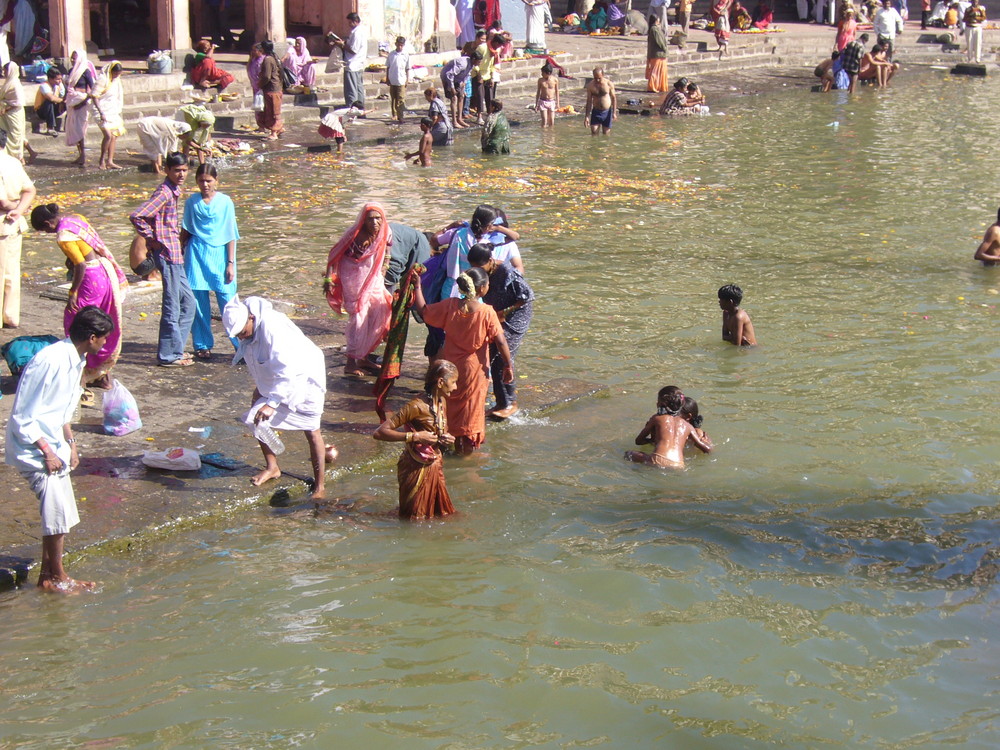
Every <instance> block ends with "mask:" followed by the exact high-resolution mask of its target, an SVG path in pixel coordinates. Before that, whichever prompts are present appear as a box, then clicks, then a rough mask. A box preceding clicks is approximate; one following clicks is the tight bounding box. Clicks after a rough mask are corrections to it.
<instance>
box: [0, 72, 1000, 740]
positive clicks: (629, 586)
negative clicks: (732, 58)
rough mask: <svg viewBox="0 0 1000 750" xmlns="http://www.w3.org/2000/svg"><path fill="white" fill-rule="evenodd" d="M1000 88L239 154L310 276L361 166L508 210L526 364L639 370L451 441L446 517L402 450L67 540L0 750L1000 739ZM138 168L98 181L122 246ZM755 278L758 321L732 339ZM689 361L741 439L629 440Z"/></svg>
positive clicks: (393, 192) (391, 180)
mask: <svg viewBox="0 0 1000 750" xmlns="http://www.w3.org/2000/svg"><path fill="white" fill-rule="evenodd" d="M998 81H1000V79H997V78H996V77H994V78H991V79H988V80H985V81H983V80H980V81H973V80H957V79H951V78H949V77H948V76H947V75H946V74H945V73H943V72H942V73H941V74H937V73H934V72H931V73H925V74H922V75H915V76H913V78H912V79H911V80H908V81H907V80H904V81H901V82H900V85H899V86H898V87H897V88H895V89H892V90H890V91H886V92H881V93H874V92H870V91H866V92H863V93H861V94H860V95H858V96H856V97H855V98H854V99H853V100H852V101H850V102H848V101H847V100H846V99H845V98H843V97H842V95H839V94H838V95H831V96H819V95H814V94H809V93H807V92H804V91H789V92H777V93H773V94H765V95H762V96H759V97H753V98H745V99H741V98H733V99H729V100H726V99H721V100H718V101H716V106H715V108H716V109H717V110H721V111H724V112H725V113H726V116H724V117H722V116H711V117H707V118H697V119H689V120H673V121H662V120H659V119H656V118H648V119H647V118H624V117H623V118H622V119H621V120H619V123H618V125H617V126H616V128H615V132H614V135H613V137H612V138H611V139H591V138H590V136H589V135H586V134H585V132H586V131H585V130H584V129H583V127H582V125H580V123H579V121H578V120H577V121H574V122H560V123H559V125H558V127H557V128H556V129H555V132H554V133H551V134H545V135H543V134H541V133H539V132H538V131H537V130H536V129H534V128H533V127H532V128H523V129H520V130H517V131H516V132H515V135H514V138H515V148H516V153H515V154H514V155H512V156H510V157H508V158H499V157H497V158H489V159H483V158H482V157H481V156H479V155H477V154H476V153H475V151H474V149H473V144H472V143H471V142H467V141H464V140H460V143H459V144H458V145H457V146H456V147H455V149H454V152H453V153H448V154H444V155H440V156H438V157H437V164H436V165H435V168H434V169H432V170H423V171H419V170H416V169H414V168H403V167H402V165H401V164H400V163H399V162H400V159H399V150H398V149H396V148H392V147H384V148H381V147H376V148H370V149H366V150H365V151H364V152H363V153H362V152H360V151H357V152H352V151H351V150H350V144H348V160H349V163H347V164H338V163H337V162H335V160H334V159H332V158H331V157H329V156H326V155H314V156H310V157H295V158H289V159H285V160H275V161H273V162H269V163H267V164H257V163H253V162H252V163H251V164H250V165H249V166H248V167H247V168H246V169H242V170H232V171H227V172H224V173H223V175H222V183H223V189H224V190H226V191H227V192H229V193H230V194H231V195H232V196H233V197H234V199H236V201H237V205H238V206H239V207H240V221H241V229H242V232H243V234H244V238H245V240H244V242H243V243H242V245H241V248H240V255H241V273H242V274H243V277H242V281H241V286H242V290H243V291H244V293H248V292H263V293H266V294H271V295H274V296H278V297H282V298H285V299H292V300H294V301H298V302H303V303H310V304H317V303H318V302H319V297H318V295H319V287H318V283H317V281H318V277H319V276H320V274H321V272H322V264H323V259H324V257H325V253H326V251H327V249H328V248H329V245H330V243H331V240H332V238H333V237H334V236H335V235H336V234H338V233H339V231H341V230H342V229H343V228H344V226H345V225H346V223H347V222H348V221H349V220H350V219H351V218H352V217H353V216H354V214H355V213H356V212H357V210H358V207H359V200H360V198H362V197H367V198H372V199H377V200H380V201H383V202H384V203H385V204H386V205H387V206H388V207H389V211H390V215H391V217H392V218H394V219H398V220H402V221H405V222H409V223H412V224H414V225H416V226H419V227H432V226H434V225H437V224H443V223H446V222H447V221H450V220H452V219H454V218H461V217H468V216H469V215H470V214H471V211H472V209H473V208H474V206H475V204H476V203H478V202H480V201H486V202H493V203H496V204H497V205H500V206H502V207H504V208H506V209H507V210H508V212H509V213H510V215H511V219H512V223H513V224H514V226H516V227H517V228H519V229H521V230H522V231H523V234H524V237H523V240H522V243H521V244H522V247H523V248H524V257H525V264H526V267H527V275H528V278H529V280H530V281H531V282H532V284H533V285H534V287H535V290H536V293H537V295H538V297H539V301H538V303H537V305H536V313H535V320H534V324H533V327H532V331H531V332H530V334H529V336H528V338H527V340H526V344H525V346H524V347H523V348H522V354H521V355H520V360H519V361H520V371H521V373H522V375H525V376H526V377H525V378H524V379H522V380H521V381H520V383H521V386H522V387H524V388H529V387H531V386H532V384H538V383H543V382H545V381H547V380H551V379H553V378H558V377H574V378H579V379H583V380H587V381H593V382H599V383H602V384H606V385H607V386H608V389H607V391H606V392H605V393H604V394H603V395H601V396H599V397H595V398H591V399H585V400H581V401H578V402H575V403H572V404H569V405H567V406H566V407H564V408H561V409H559V410H556V411H552V412H549V413H547V414H544V415H531V414H528V415H526V416H525V417H524V418H522V419H519V420H517V422H516V423H515V424H511V425H506V426H503V427H498V428H495V429H494V428H491V433H490V436H489V440H488V449H487V450H486V451H485V452H484V454H483V455H481V456H478V457H475V458H473V459H471V460H467V461H458V460H455V461H451V462H448V463H447V465H446V474H447V479H448V484H449V487H450V489H451V492H452V495H453V497H454V498H455V500H456V505H457V506H458V507H459V508H460V510H461V511H462V512H461V514H460V515H459V516H457V517H455V518H453V519H450V520H448V521H445V522H439V523H427V524H400V523H399V522H397V521H396V520H394V519H392V518H391V516H389V515H387V514H386V511H391V509H392V508H393V507H394V504H395V492H396V490H395V473H394V465H393V464H394V456H395V449H391V448H387V449H386V451H385V461H384V463H382V464H380V465H377V466H375V467H374V468H372V469H369V470H366V471H364V472H361V473H357V474H354V475H351V476H347V477H344V478H341V479H339V480H337V482H335V483H334V485H333V491H334V492H335V493H336V494H337V495H338V496H341V497H343V498H344V499H345V500H346V501H350V502H353V503H354V505H353V509H352V510H349V511H346V512H344V513H341V514H327V515H323V516H319V517H317V516H314V515H313V514H311V513H305V512H297V513H277V512H273V511H271V510H270V509H267V508H263V507H254V508H250V509H246V510H243V511H239V512H236V513H234V514H233V515H232V516H231V517H230V518H229V519H228V520H227V521H225V522H223V523H221V524H219V525H218V526H214V527H209V528H203V529H199V530H195V531H193V532H187V533H184V534H183V535H177V536H175V537H172V538H170V539H169V540H168V541H166V542H162V543H159V542H158V543H154V544H152V545H151V546H149V547H147V548H144V549H143V550H142V551H140V552H137V553H136V554H135V555H133V556H132V557H128V558H124V559H123V558H104V557H99V556H89V557H86V558H85V559H84V560H82V561H79V562H77V563H75V565H74V570H75V572H77V573H78V574H79V575H83V576H86V577H92V578H97V579H99V580H101V581H103V587H102V590H101V592H100V593H99V594H97V595H92V596H84V597H77V598H70V599H66V600H63V599H59V598H55V597H42V596H38V595H35V594H34V593H33V592H30V591H24V592H17V593H6V594H2V595H0V610H2V612H3V621H4V636H5V637H4V639H3V645H2V646H0V671H2V674H3V675H4V679H3V680H2V684H0V698H2V701H0V705H2V708H0V746H3V747H18V748H52V747H88V748H93V747H100V748H110V747H115V748H119V747H121V748H126V747H127V748H203V747H232V748H251V747H252V748H289V747H352V746H353V747H367V748H394V747H404V746H405V747H409V748H449V749H458V748H515V747H552V748H566V747H583V746H586V747H589V746H604V747H631V746H634V747H678V748H702V747H705V748H708V747H713V748H735V747H739V748H764V747H772V746H775V745H780V746H785V747H810V748H811V747H825V746H826V747H837V746H845V747H856V746H861V745H865V746H874V747H880V748H904V747H913V746H927V747H938V746H942V745H945V744H951V743H962V744H964V745H965V746H967V747H973V748H992V747H996V745H997V743H998V742H1000V730H998V728H997V713H998V711H997V708H996V684H997V673H998V668H997V665H998V662H1000V642H998V640H997V636H996V628H995V621H994V619H993V618H994V616H995V615H996V614H997V587H996V582H995V574H996V571H997V562H995V559H996V558H997V557H998V548H997V543H996V539H997V536H998V531H1000V520H998V512H997V510H996V508H995V498H996V488H997V480H998V470H997V465H996V446H997V445H998V442H1000V440H998V438H1000V428H998V425H997V414H998V407H1000V397H998V385H1000V375H998V374H997V372H998V369H997V367H996V362H997V355H998V337H997V335H996V326H997V321H998V318H997V307H996V306H997V304H998V303H1000V296H998V295H997V290H998V288H1000V269H983V268H982V267H980V266H978V265H977V264H975V263H973V262H972V259H971V256H972V252H973V250H974V249H975V245H976V244H977V242H978V240H979V237H980V236H981V234H982V231H983V229H984V227H985V226H986V224H988V223H989V222H990V221H991V220H992V215H993V212H994V210H995V209H996V197H995V196H996V190H995V187H996V185H997V182H998V178H1000V174H998V171H1000V164H998V163H997V162H996V161H995V160H993V159H990V158H988V155H989V154H991V153H995V151H996V148H997V147H998V145H1000V125H998V123H997V121H996V118H995V116H994V113H993V112H992V106H991V103H992V102H993V101H995V100H996V98H997V96H998V94H1000V83H998ZM710 93H711V92H710ZM833 123H838V124H837V125H833ZM131 180H132V182H128V181H127V180H125V179H124V178H123V182H122V185H121V186H120V189H119V190H118V191H116V194H115V195H114V196H112V197H110V198H106V199H105V200H104V201H103V202H93V203H90V204H83V203H81V204H79V208H80V209H81V210H82V211H83V212H84V213H86V214H87V215H88V216H90V217H91V218H92V220H94V222H95V224H97V225H98V227H99V228H101V229H102V231H104V232H105V234H106V235H109V236H113V237H114V236H119V237H120V238H121V239H120V240H119V241H120V242H121V243H122V244H124V243H125V242H127V239H128V238H127V237H126V236H125V234H127V224H126V223H125V222H124V220H123V218H122V215H123V211H125V210H126V209H127V208H129V207H131V206H134V205H135V204H136V202H137V199H136V198H134V197H133V194H134V195H135V196H139V195H143V194H145V193H146V192H147V191H148V189H149V185H148V184H146V183H143V184H141V185H137V183H136V181H135V178H131ZM518 180H522V181H520V182H519V181H518ZM307 186H308V187H307ZM63 197H64V199H66V198H67V196H63ZM69 198H72V196H70V197H69ZM251 204H253V205H252V210H251ZM118 232H121V233H123V234H121V235H117V233H118ZM30 242H31V243H33V245H32V248H33V251H34V252H37V254H36V255H34V256H31V257H30V258H29V260H28V265H29V267H31V265H32V264H34V268H35V269H36V270H37V269H38V268H41V267H43V266H45V265H46V264H48V263H49V262H51V259H52V258H53V257H54V256H53V255H51V254H50V255H48V256H46V255H45V253H51V250H50V249H49V245H47V244H45V243H44V241H39V242H36V241H35V240H31V241H30ZM727 282H736V283H738V284H740V285H741V286H742V287H743V289H744V292H745V295H746V296H745V300H744V307H745V309H747V310H748V312H749V313H750V315H751V316H752V318H753V320H754V323H755V326H756V330H757V338H758V341H759V342H760V344H761V345H760V346H758V347H757V348H755V349H752V350H739V349H737V348H735V347H732V346H730V345H728V344H724V343H723V342H722V341H721V339H720V333H719V329H720V314H719V310H718V306H717V300H716V293H715V292H716V289H717V288H718V287H719V286H720V285H722V284H724V283H727ZM317 309H319V308H317ZM668 384H678V385H680V386H682V388H683V389H684V391H685V392H686V393H687V394H688V395H692V396H694V397H695V398H697V399H698V401H699V402H700V404H701V408H702V413H703V414H705V415H706V422H705V427H706V429H707V431H708V432H709V434H711V435H712V437H713V439H714V440H715V443H716V446H717V450H716V451H715V452H714V453H713V454H711V455H709V456H703V455H692V456H689V461H688V468H687V470H686V471H684V472H682V473H664V472H661V471H658V470H651V469H649V468H646V467H638V466H634V465H630V464H626V463H625V462H624V461H622V459H621V455H622V453H623V451H625V450H626V449H628V448H629V447H630V446H631V444H632V439H633V437H634V435H635V434H636V433H637V432H638V431H639V429H640V428H641V427H642V425H643V423H644V421H645V419H646V418H647V417H648V416H649V415H650V414H651V413H652V412H653V411H654V410H655V394H656V391H657V390H658V389H659V388H660V387H662V386H663V385H668ZM332 387H334V388H336V385H335V383H334V384H333V385H332ZM373 427H374V425H373ZM85 522H86V521H85V520H84V523H85Z"/></svg>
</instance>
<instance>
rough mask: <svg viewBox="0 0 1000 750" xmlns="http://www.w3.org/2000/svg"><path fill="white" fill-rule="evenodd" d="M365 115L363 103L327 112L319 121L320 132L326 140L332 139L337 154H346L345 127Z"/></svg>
mask: <svg viewBox="0 0 1000 750" xmlns="http://www.w3.org/2000/svg"><path fill="white" fill-rule="evenodd" d="M364 113H365V111H364V109H362V108H361V102H355V103H354V105H353V106H351V107H340V108H339V109H335V110H333V111H332V112H327V113H326V114H325V115H323V117H322V118H321V119H320V121H319V130H318V132H319V134H320V135H321V136H323V137H324V138H332V139H333V140H334V142H335V143H336V144H337V153H338V154H342V153H344V143H346V142H347V130H346V129H345V127H344V126H345V125H346V124H347V123H348V122H350V121H351V120H353V119H354V118H355V117H360V116H361V115H363V114H364Z"/></svg>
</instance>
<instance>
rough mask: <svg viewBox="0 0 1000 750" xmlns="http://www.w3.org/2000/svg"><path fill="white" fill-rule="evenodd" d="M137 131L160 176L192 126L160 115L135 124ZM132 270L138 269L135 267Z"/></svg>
mask: <svg viewBox="0 0 1000 750" xmlns="http://www.w3.org/2000/svg"><path fill="white" fill-rule="evenodd" d="M135 129H136V130H137V131H138V133H139V143H140V145H142V152H143V153H144V154H145V155H146V158H148V159H149V160H150V162H151V163H152V165H153V171H154V172H156V174H158V175H165V174H166V172H164V171H163V157H165V156H166V155H167V154H172V153H173V152H174V151H176V150H177V149H178V148H180V137H181V136H182V135H185V134H187V133H190V132H191V126H190V125H188V124H187V123H186V122H181V121H180V120H174V119H173V118H170V117H160V116H159V115H150V116H149V117H143V118H142V119H141V120H139V122H137V123H136V124H135ZM143 257H145V255H143ZM132 270H133V271H135V270H136V269H135V268H134V267H133V269H132ZM136 273H138V271H136ZM140 275H141V274H140Z"/></svg>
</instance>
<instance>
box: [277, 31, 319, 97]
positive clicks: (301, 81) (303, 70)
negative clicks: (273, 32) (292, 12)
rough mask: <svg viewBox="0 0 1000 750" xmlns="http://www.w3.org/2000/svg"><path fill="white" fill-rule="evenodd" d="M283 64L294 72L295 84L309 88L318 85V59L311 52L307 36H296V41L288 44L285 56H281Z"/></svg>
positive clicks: (290, 71) (289, 70)
mask: <svg viewBox="0 0 1000 750" xmlns="http://www.w3.org/2000/svg"><path fill="white" fill-rule="evenodd" d="M281 64H282V66H283V67H284V68H285V69H286V70H288V72H289V73H291V74H292V77H293V78H294V79H295V84H294V85H296V86H305V87H306V88H309V89H311V88H312V87H313V86H315V85H316V61H315V60H313V56H312V55H311V54H309V47H307V46H306V39H305V37H302V36H297V37H295V43H294V44H290V45H288V50H287V51H286V52H285V56H284V57H283V58H281Z"/></svg>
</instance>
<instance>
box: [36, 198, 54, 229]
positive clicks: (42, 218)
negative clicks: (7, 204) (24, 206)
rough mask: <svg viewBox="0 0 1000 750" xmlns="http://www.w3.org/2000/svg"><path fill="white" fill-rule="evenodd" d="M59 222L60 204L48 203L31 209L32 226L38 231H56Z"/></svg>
mask: <svg viewBox="0 0 1000 750" xmlns="http://www.w3.org/2000/svg"><path fill="white" fill-rule="evenodd" d="M58 223H59V206H58V205H56V204H55V203H46V204H44V205H41V206H35V207H34V208H33V209H32V210H31V226H32V228H33V229H34V230H35V231H37V232H54V231H56V224H58Z"/></svg>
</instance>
